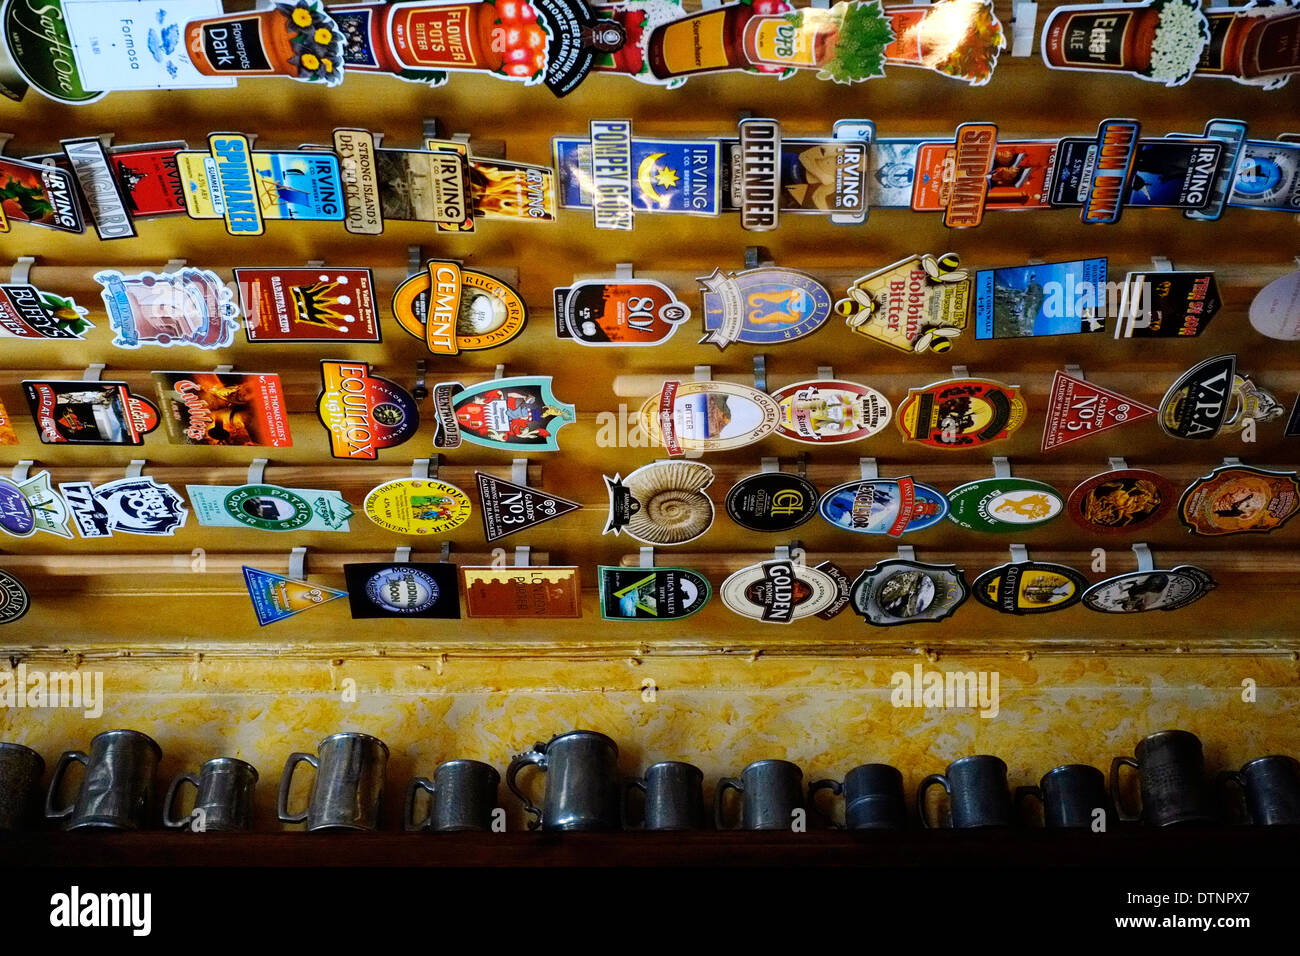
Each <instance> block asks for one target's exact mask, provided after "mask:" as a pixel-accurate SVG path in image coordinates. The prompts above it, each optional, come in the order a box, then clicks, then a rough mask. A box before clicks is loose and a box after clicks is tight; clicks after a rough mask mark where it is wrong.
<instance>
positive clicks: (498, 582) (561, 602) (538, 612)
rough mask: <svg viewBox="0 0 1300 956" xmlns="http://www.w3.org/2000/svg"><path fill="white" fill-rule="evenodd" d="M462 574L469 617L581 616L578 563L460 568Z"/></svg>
mask: <svg viewBox="0 0 1300 956" xmlns="http://www.w3.org/2000/svg"><path fill="white" fill-rule="evenodd" d="M460 575H461V583H462V584H463V585H464V589H465V616H466V617H491V618H534V619H536V618H550V617H559V618H574V617H582V587H581V583H580V582H579V580H578V569H577V568H576V567H560V568H551V567H545V568H543V567H537V568H534V567H523V568H494V567H483V568H461V569H460Z"/></svg>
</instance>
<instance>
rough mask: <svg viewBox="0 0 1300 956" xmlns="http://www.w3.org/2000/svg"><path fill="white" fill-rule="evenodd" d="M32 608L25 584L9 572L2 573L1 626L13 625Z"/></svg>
mask: <svg viewBox="0 0 1300 956" xmlns="http://www.w3.org/2000/svg"><path fill="white" fill-rule="evenodd" d="M31 606H32V603H31V597H30V596H29V595H28V594H27V589H26V588H25V587H23V582H21V581H19V580H18V579H17V578H16V577H14V576H13V575H12V574H10V573H9V572H8V571H0V624H12V623H13V622H14V621H16V620H18V619H19V618H20V617H22V616H23V615H24V614H26V613H27V611H28V609H29V608H30V607H31Z"/></svg>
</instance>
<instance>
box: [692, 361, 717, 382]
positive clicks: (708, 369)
mask: <svg viewBox="0 0 1300 956" xmlns="http://www.w3.org/2000/svg"><path fill="white" fill-rule="evenodd" d="M695 381H697V382H711V381H713V366H712V365H697V366H695Z"/></svg>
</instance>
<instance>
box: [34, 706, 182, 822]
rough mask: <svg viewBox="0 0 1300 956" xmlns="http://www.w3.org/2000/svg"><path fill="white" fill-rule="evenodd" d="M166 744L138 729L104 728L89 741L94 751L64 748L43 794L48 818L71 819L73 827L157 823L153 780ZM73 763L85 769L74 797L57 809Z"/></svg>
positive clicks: (69, 820)
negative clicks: (155, 820) (161, 746)
mask: <svg viewBox="0 0 1300 956" xmlns="http://www.w3.org/2000/svg"><path fill="white" fill-rule="evenodd" d="M161 759H162V748H160V747H159V746H158V745H157V744H156V743H154V741H153V739H152V738H151V737H149V736H148V735H146V734H142V733H140V732H139V731H138V730H106V731H104V732H103V733H102V734H98V735H96V737H95V738H94V739H93V740H92V741H91V742H90V753H88V754H87V753H84V752H83V751H80V750H67V751H64V753H63V754H62V755H60V757H59V762H58V763H56V764H55V765H54V775H53V776H52V777H51V778H50V789H49V790H48V792H47V793H46V795H45V816H46V817H48V818H49V819H51V820H63V819H66V820H67V821H68V825H67V828H68V829H69V830H77V829H81V828H83V827H104V828H106V829H111V830H140V829H144V828H145V827H147V826H149V825H150V824H151V823H153V822H154V820H153V810H154V805H153V802H154V795H153V778H154V773H155V772H156V771H157V769H158V762H159V761H160V760H161ZM72 763H79V764H82V765H83V766H84V767H85V768H86V772H85V774H84V775H83V776H82V779H81V788H80V789H79V790H78V791H77V797H76V799H75V800H74V801H73V802H72V803H71V804H70V805H68V806H66V807H63V808H62V809H56V808H55V806H54V801H55V800H57V799H58V796H59V788H60V786H61V785H62V783H63V775H64V773H65V772H66V771H67V769H68V766H69V765H70V764H72Z"/></svg>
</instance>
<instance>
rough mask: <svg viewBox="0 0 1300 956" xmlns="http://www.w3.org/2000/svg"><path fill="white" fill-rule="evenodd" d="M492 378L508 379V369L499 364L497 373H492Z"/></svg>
mask: <svg viewBox="0 0 1300 956" xmlns="http://www.w3.org/2000/svg"><path fill="white" fill-rule="evenodd" d="M492 377H493V378H505V377H506V367H505V366H504V365H501V364H498V365H497V367H496V371H495V372H493V373H492Z"/></svg>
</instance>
